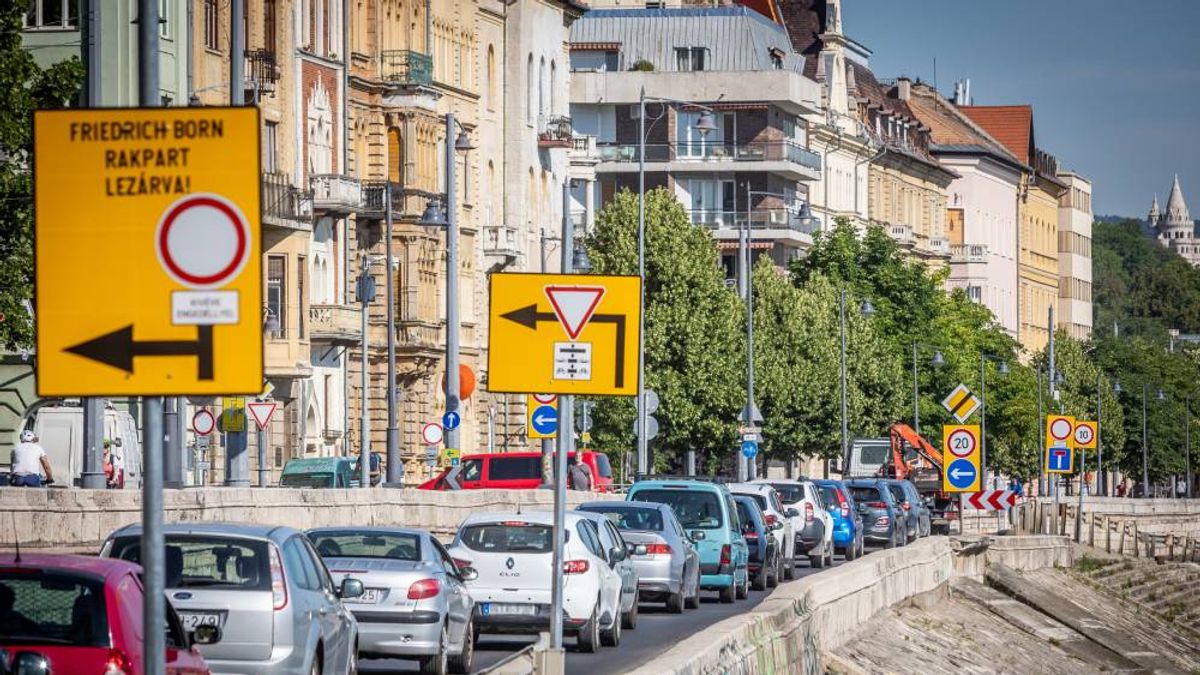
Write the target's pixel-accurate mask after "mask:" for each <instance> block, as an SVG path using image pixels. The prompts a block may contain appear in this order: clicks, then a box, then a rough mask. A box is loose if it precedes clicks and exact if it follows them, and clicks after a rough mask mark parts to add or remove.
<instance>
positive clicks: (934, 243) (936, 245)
mask: <svg viewBox="0 0 1200 675" xmlns="http://www.w3.org/2000/svg"><path fill="white" fill-rule="evenodd" d="M929 250H930V252H932V253H934V254H935V255H940V256H949V255H950V240H949V239H947V238H945V237H930V238H929Z"/></svg>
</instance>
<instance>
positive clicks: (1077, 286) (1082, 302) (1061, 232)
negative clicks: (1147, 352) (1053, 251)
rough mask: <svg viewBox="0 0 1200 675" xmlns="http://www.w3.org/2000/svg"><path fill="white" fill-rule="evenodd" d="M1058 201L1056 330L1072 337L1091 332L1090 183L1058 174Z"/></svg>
mask: <svg viewBox="0 0 1200 675" xmlns="http://www.w3.org/2000/svg"><path fill="white" fill-rule="evenodd" d="M1058 179H1059V180H1060V181H1062V182H1063V183H1064V184H1065V185H1066V186H1067V191H1066V192H1065V193H1064V194H1063V195H1062V196H1061V197H1059V199H1058V277H1059V280H1058V327H1059V328H1060V329H1061V330H1065V331H1067V333H1068V334H1070V335H1071V337H1074V338H1079V339H1081V340H1082V339H1086V338H1087V337H1088V336H1089V335H1091V333H1092V326H1093V319H1094V316H1093V313H1092V220H1093V217H1092V182H1091V181H1089V180H1088V179H1087V178H1084V177H1083V176H1081V175H1079V174H1077V173H1074V172H1071V171H1060V172H1059V173H1058Z"/></svg>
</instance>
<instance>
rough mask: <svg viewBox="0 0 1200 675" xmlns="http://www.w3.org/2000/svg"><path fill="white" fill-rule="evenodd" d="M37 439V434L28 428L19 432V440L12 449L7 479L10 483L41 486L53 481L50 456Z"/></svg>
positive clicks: (18, 485)
mask: <svg viewBox="0 0 1200 675" xmlns="http://www.w3.org/2000/svg"><path fill="white" fill-rule="evenodd" d="M37 440H38V439H37V436H36V435H35V434H34V433H33V432H32V431H30V430H29V429H26V430H25V431H22V432H21V442H20V443H17V445H16V447H14V448H13V450H12V458H11V461H12V477H11V478H10V479H9V482H10V483H11V484H12V485H14V486H17V487H42V486H43V485H45V484H47V483H53V482H54V472H53V471H51V470H50V458H49V457H47V456H46V450H45V449H43V448H42V446H41V445H38V442H37Z"/></svg>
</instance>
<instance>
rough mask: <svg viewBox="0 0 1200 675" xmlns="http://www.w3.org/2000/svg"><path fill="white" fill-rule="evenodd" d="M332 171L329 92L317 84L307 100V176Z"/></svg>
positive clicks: (331, 117)
mask: <svg viewBox="0 0 1200 675" xmlns="http://www.w3.org/2000/svg"><path fill="white" fill-rule="evenodd" d="M332 171H333V111H332V110H331V108H330V106H329V92H327V91H326V90H325V86H324V85H323V84H321V82H319V81H318V82H317V84H316V86H314V87H313V89H312V93H311V94H310V95H309V98H308V175H309V176H315V175H319V174H323V173H331V172H332Z"/></svg>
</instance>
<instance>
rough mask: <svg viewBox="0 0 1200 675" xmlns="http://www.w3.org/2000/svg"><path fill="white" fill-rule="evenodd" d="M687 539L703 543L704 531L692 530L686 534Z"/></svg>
mask: <svg viewBox="0 0 1200 675" xmlns="http://www.w3.org/2000/svg"><path fill="white" fill-rule="evenodd" d="M688 538H689V539H691V540H692V541H704V531H703V530H692V531H691V532H689V533H688Z"/></svg>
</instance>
